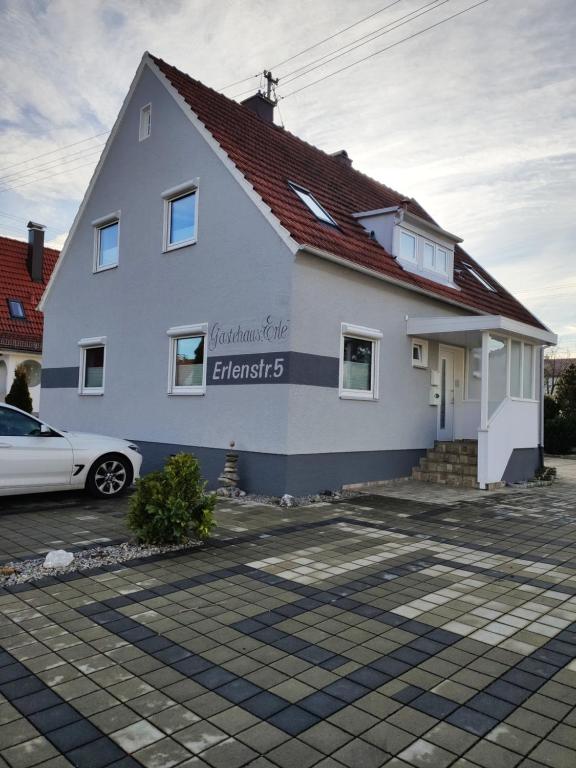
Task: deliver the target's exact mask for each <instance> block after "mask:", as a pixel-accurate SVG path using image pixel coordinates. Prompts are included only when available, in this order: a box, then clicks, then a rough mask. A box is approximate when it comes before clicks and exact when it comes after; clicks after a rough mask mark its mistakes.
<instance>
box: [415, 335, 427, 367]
mask: <svg viewBox="0 0 576 768" xmlns="http://www.w3.org/2000/svg"><path fill="white" fill-rule="evenodd" d="M412 366H413V367H414V368H428V342H427V341H426V340H425V339H412Z"/></svg>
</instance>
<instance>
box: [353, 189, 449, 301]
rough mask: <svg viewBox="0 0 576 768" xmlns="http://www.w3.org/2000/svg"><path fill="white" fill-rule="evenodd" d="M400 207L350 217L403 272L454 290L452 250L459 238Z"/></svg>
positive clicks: (406, 202)
mask: <svg viewBox="0 0 576 768" xmlns="http://www.w3.org/2000/svg"><path fill="white" fill-rule="evenodd" d="M408 203H409V201H405V204H404V203H403V204H402V205H400V206H397V205H395V206H392V207H390V208H378V209H376V210H373V211H360V212H359V213H354V214H352V215H353V217H354V218H355V219H357V220H358V221H359V222H360V224H362V226H363V227H364V228H365V229H366V231H367V232H370V234H371V236H372V237H373V239H375V240H376V241H377V242H378V243H380V245H381V246H382V247H383V248H385V249H386V251H388V253H391V254H392V256H394V258H395V259H396V260H397V262H398V264H399V265H400V266H401V267H402V268H403V269H405V270H406V271H407V272H413V273H415V274H417V275H421V276H422V277H425V278H426V279H427V280H433V281H434V282H436V283H440V284H441V285H447V286H450V287H451V288H454V289H456V290H458V286H457V285H455V284H454V281H453V273H454V248H455V247H456V244H457V243H461V242H462V239H461V238H459V237H458V236H457V235H453V234H452V233H451V232H448V231H447V230H446V229H442V227H440V226H438V224H436V223H435V222H433V221H430V219H425V218H423V217H422V216H418V215H417V214H415V213H412V212H411V211H410V210H408V208H407V205H408Z"/></svg>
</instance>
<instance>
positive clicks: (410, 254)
mask: <svg viewBox="0 0 576 768" xmlns="http://www.w3.org/2000/svg"><path fill="white" fill-rule="evenodd" d="M400 258H401V259H406V261H413V262H416V236H415V235H411V234H410V233H409V232H404V231H402V232H400Z"/></svg>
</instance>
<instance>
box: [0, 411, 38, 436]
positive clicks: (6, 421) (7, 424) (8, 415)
mask: <svg viewBox="0 0 576 768" xmlns="http://www.w3.org/2000/svg"><path fill="white" fill-rule="evenodd" d="M41 426H42V425H41V424H40V422H39V421H36V419H33V418H31V417H30V416H26V415H25V414H24V413H19V412H18V411H13V410H11V409H10V408H0V435H3V436H5V437H6V436H9V437H26V436H27V435H39V434H40V428H41Z"/></svg>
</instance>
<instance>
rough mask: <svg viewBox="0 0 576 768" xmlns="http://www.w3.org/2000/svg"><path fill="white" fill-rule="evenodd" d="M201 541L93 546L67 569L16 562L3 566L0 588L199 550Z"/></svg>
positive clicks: (35, 561) (41, 562) (41, 560)
mask: <svg viewBox="0 0 576 768" xmlns="http://www.w3.org/2000/svg"><path fill="white" fill-rule="evenodd" d="M199 544H201V542H199V541H197V540H196V539H188V540H187V541H185V542H184V543H183V544H172V545H167V546H154V545H142V544H133V543H131V542H125V543H123V544H113V545H110V546H100V547H92V548H91V549H83V550H81V551H80V552H75V553H74V560H72V562H71V563H70V565H68V566H66V567H65V568H44V559H45V555H42V556H41V557H39V558H34V559H31V560H14V561H12V562H9V563H3V564H2V565H1V566H0V587H10V586H14V585H16V584H25V583H27V582H30V581H37V580H38V579H43V578H45V577H46V576H60V575H62V574H66V573H76V572H78V571H89V570H90V569H92V568H100V567H101V566H103V565H120V564H121V563H125V562H127V561H128V560H135V559H137V558H141V557H151V556H152V555H158V554H162V553H164V552H176V551H178V550H180V549H188V548H189V547H196V546H198V545H199ZM10 569H14V571H15V573H9V574H7V573H6V570H10Z"/></svg>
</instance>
